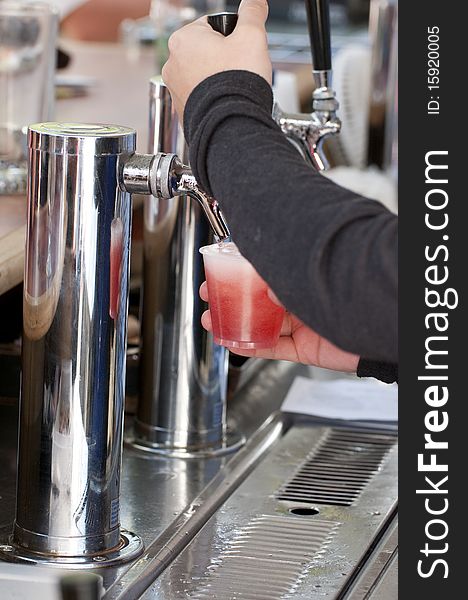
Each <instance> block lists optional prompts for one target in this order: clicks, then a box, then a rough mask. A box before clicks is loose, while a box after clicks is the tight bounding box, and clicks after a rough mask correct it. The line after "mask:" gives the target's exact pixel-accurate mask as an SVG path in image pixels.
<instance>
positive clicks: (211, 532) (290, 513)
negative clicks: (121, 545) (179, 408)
mask: <svg viewBox="0 0 468 600" xmlns="http://www.w3.org/2000/svg"><path fill="white" fill-rule="evenodd" d="M396 505H397V437H396V431H395V430H392V429H387V428H375V427H374V428H369V427H367V426H365V425H363V424H361V425H356V426H353V427H343V426H342V425H338V424H337V423H326V422H317V421H314V420H312V419H309V418H306V417H302V416H298V415H288V414H284V413H276V414H274V415H273V416H272V417H271V418H270V419H269V420H268V421H267V422H266V423H265V425H264V426H263V427H262V428H261V429H260V430H259V431H258V432H257V433H256V434H255V435H254V436H253V437H252V438H251V439H250V440H249V442H248V443H247V445H246V447H245V448H244V449H243V450H242V451H240V452H239V453H238V454H237V455H236V456H234V457H233V458H232V459H231V460H230V461H229V462H228V463H227V465H226V466H225V467H224V469H222V470H221V471H220V472H219V473H218V475H217V476H216V477H215V478H214V479H213V481H212V482H211V483H210V484H209V485H208V486H207V487H206V488H205V489H204V490H203V492H202V493H201V494H200V495H199V496H198V497H197V499H196V500H195V501H194V502H193V503H192V504H191V505H190V506H189V507H188V509H187V510H186V511H184V513H183V514H182V515H181V516H180V518H179V519H178V520H177V521H176V522H175V523H174V524H173V525H172V526H171V527H170V528H169V529H168V530H166V531H165V532H164V534H163V536H161V537H159V538H158V539H157V540H156V541H155V542H154V544H152V545H151V546H149V547H148V548H147V552H146V554H145V555H144V556H143V557H142V558H141V559H140V560H139V561H137V562H136V563H135V564H134V565H132V566H131V567H130V569H129V570H128V571H127V573H126V574H125V575H124V576H123V577H122V578H121V579H120V580H119V581H118V582H117V583H116V585H114V586H111V587H110V589H108V591H107V593H106V595H105V598H106V599H111V598H125V599H128V600H130V599H132V598H143V599H145V600H149V599H164V600H170V599H172V598H174V599H176V598H177V599H178V598H193V599H195V600H208V599H214V600H218V599H219V600H221V599H222V600H230V599H232V600H234V599H236V600H263V599H264V600H280V599H284V598H297V599H301V600H311V599H313V598H323V597H326V598H327V599H334V598H353V599H355V598H370V595H369V594H368V593H367V592H368V590H369V586H368V585H367V584H366V586H363V585H361V586H359V585H357V582H358V581H359V577H360V576H361V573H365V574H366V577H367V578H369V570H366V565H368V564H369V563H370V562H371V561H372V557H373V555H374V554H375V553H376V551H378V548H379V545H382V543H383V540H385V538H386V536H387V535H388V531H389V530H390V529H391V528H392V527H393V528H394V527H395V523H396V520H395V518H394V517H395V514H396ZM392 540H396V535H394V536H393V537H392ZM387 546H388V542H387ZM376 549H377V550H376ZM387 550H388V548H387ZM387 550H386V554H385V556H387V555H388V556H392V557H393V559H394V558H395V556H394V554H395V553H396V541H395V542H394V543H393V546H392V548H391V551H390V552H388V551H387ZM392 553H394V554H392ZM374 558H375V557H374ZM389 572H390V571H389ZM371 584H372V582H371V583H370V587H372V585H371ZM363 587H365V589H366V590H367V591H366V593H360V592H359V593H358V591H359V589H361V591H362V589H363ZM353 590H358V591H356V592H353ZM379 600H384V596H382V597H381V598H379Z"/></svg>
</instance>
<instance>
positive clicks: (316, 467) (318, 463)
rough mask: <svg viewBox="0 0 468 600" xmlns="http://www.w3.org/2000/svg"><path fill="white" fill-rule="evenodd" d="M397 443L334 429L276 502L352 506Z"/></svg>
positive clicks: (382, 435) (381, 436) (365, 433)
mask: <svg viewBox="0 0 468 600" xmlns="http://www.w3.org/2000/svg"><path fill="white" fill-rule="evenodd" d="M395 443H396V435H393V434H387V433H381V432H372V433H371V432H369V431H361V430H358V431H349V430H346V429H332V430H330V433H329V434H328V435H327V436H326V438H325V439H324V440H323V441H322V442H321V443H319V444H318V446H317V447H316V448H315V449H314V450H313V451H312V452H311V454H309V456H308V457H307V458H306V460H305V461H304V462H303V463H302V464H301V466H300V467H299V469H298V470H297V472H296V473H295V475H293V477H292V478H291V479H290V480H289V481H288V482H287V483H285V484H284V485H283V486H282V487H281V488H280V490H279V491H278V492H277V494H276V498H277V499H278V500H288V501H290V502H303V503H314V504H333V505H336V506H351V505H352V504H353V502H354V501H355V500H356V498H358V497H359V495H360V494H361V492H362V490H363V489H364V488H365V487H366V485H367V484H368V483H369V481H370V480H371V479H372V477H373V476H374V475H375V473H376V472H377V471H378V470H379V468H380V467H381V465H382V463H383V461H384V459H385V457H386V456H387V454H388V452H389V451H390V450H391V448H392V447H393V446H394V444H395Z"/></svg>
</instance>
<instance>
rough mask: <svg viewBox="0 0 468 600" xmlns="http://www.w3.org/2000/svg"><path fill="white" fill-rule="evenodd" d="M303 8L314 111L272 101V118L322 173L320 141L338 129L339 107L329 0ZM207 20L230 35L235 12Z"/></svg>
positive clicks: (311, 1) (312, 0) (311, 2)
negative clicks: (287, 107) (286, 108)
mask: <svg viewBox="0 0 468 600" xmlns="http://www.w3.org/2000/svg"><path fill="white" fill-rule="evenodd" d="M305 5H306V10H307V21H308V27H309V37H310V45H311V51H312V61H313V75H314V80H315V90H314V92H313V98H312V100H313V102H312V109H313V110H312V113H303V114H301V113H297V114H293V113H285V112H283V110H282V109H281V107H280V106H279V105H278V103H276V102H275V104H274V107H273V113H272V116H273V119H274V120H275V121H276V123H277V124H278V125H279V126H280V127H281V130H282V131H283V133H284V134H285V135H286V137H287V138H288V140H289V141H290V142H291V143H292V144H293V145H294V147H295V148H297V150H298V151H299V152H300V153H301V155H302V156H303V158H304V160H306V162H308V163H309V164H310V165H311V166H313V167H314V168H315V169H317V170H318V171H323V170H324V169H326V168H328V163H327V159H326V157H325V154H324V151H323V142H324V141H325V139H326V138H327V137H329V136H331V135H336V134H337V133H339V131H340V129H341V121H340V119H339V118H338V117H337V114H336V112H337V110H338V108H339V104H338V101H337V100H336V97H335V92H334V91H333V88H332V70H331V45H330V16H329V14H330V11H329V4H328V0H305ZM210 19H212V22H211V23H212V26H213V22H214V20H215V19H216V23H217V27H219V28H221V27H222V28H223V29H224V30H225V31H228V32H229V33H231V32H232V31H234V29H235V26H236V23H237V13H220V14H219V15H212V16H211V17H210ZM227 35H228V34H227Z"/></svg>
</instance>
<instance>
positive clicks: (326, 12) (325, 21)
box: [305, 0, 331, 71]
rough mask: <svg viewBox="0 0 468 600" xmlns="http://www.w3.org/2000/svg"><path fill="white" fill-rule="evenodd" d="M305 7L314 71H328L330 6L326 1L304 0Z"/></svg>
mask: <svg viewBox="0 0 468 600" xmlns="http://www.w3.org/2000/svg"><path fill="white" fill-rule="evenodd" d="M305 5H306V10H307V22H308V24H309V37H310V47H311V50H312V62H313V65H314V71H330V70H331V45H330V6H329V3H328V0H305Z"/></svg>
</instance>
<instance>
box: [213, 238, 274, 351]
mask: <svg viewBox="0 0 468 600" xmlns="http://www.w3.org/2000/svg"><path fill="white" fill-rule="evenodd" d="M233 246H234V245H233V244H228V245H227V246H226V247H225V248H226V249H227V252H223V249H222V248H218V247H217V246H216V245H213V246H212V247H210V248H212V250H211V249H210V250H209V251H208V252H203V258H204V262H205V273H206V280H207V284H208V298H209V304H210V313H211V320H212V324H213V335H214V340H215V342H216V343H218V344H222V345H224V346H229V347H231V348H272V347H273V346H275V345H276V343H277V342H278V338H279V335H280V331H281V325H282V323H283V318H284V309H283V308H282V307H281V306H278V305H277V304H275V303H274V302H272V300H271V299H270V297H269V296H268V286H267V284H266V283H265V282H264V281H263V279H262V278H261V277H260V275H258V273H257V272H256V271H255V269H254V268H253V267H252V265H251V264H250V263H249V262H248V261H247V260H246V259H244V258H243V257H242V256H241V255H239V254H237V253H234V251H231V252H229V250H230V249H231V248H229V247H233ZM234 248H235V247H234Z"/></svg>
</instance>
